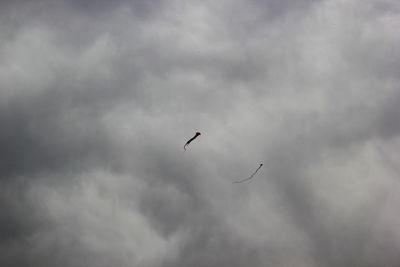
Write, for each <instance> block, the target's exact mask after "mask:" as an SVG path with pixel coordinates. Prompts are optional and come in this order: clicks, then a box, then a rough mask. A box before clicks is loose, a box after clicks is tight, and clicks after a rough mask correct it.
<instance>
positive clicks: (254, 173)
mask: <svg viewBox="0 0 400 267" xmlns="http://www.w3.org/2000/svg"><path fill="white" fill-rule="evenodd" d="M262 165H263V164H262V163H261V164H260V166H259V167H258V168H257V170H256V171H255V172H253V173H252V174H251V175H250V177H247V178H246V179H243V180H239V181H234V182H233V183H234V184H238V183H243V182H245V181H248V180H250V179H251V178H253V176H254V175H256V173H257V172H258V170H259V169H261V167H262Z"/></svg>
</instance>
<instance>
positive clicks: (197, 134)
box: [183, 132, 201, 150]
mask: <svg viewBox="0 0 400 267" xmlns="http://www.w3.org/2000/svg"><path fill="white" fill-rule="evenodd" d="M199 135H201V133H200V132H196V134H195V135H194V136H193V137H192V138H190V139H189V141H187V142H186V144H185V145H184V146H183V149H184V150H186V146H188V145H189V144H190V142H192V141H193V140H194V139H196V138H197V136H199Z"/></svg>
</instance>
